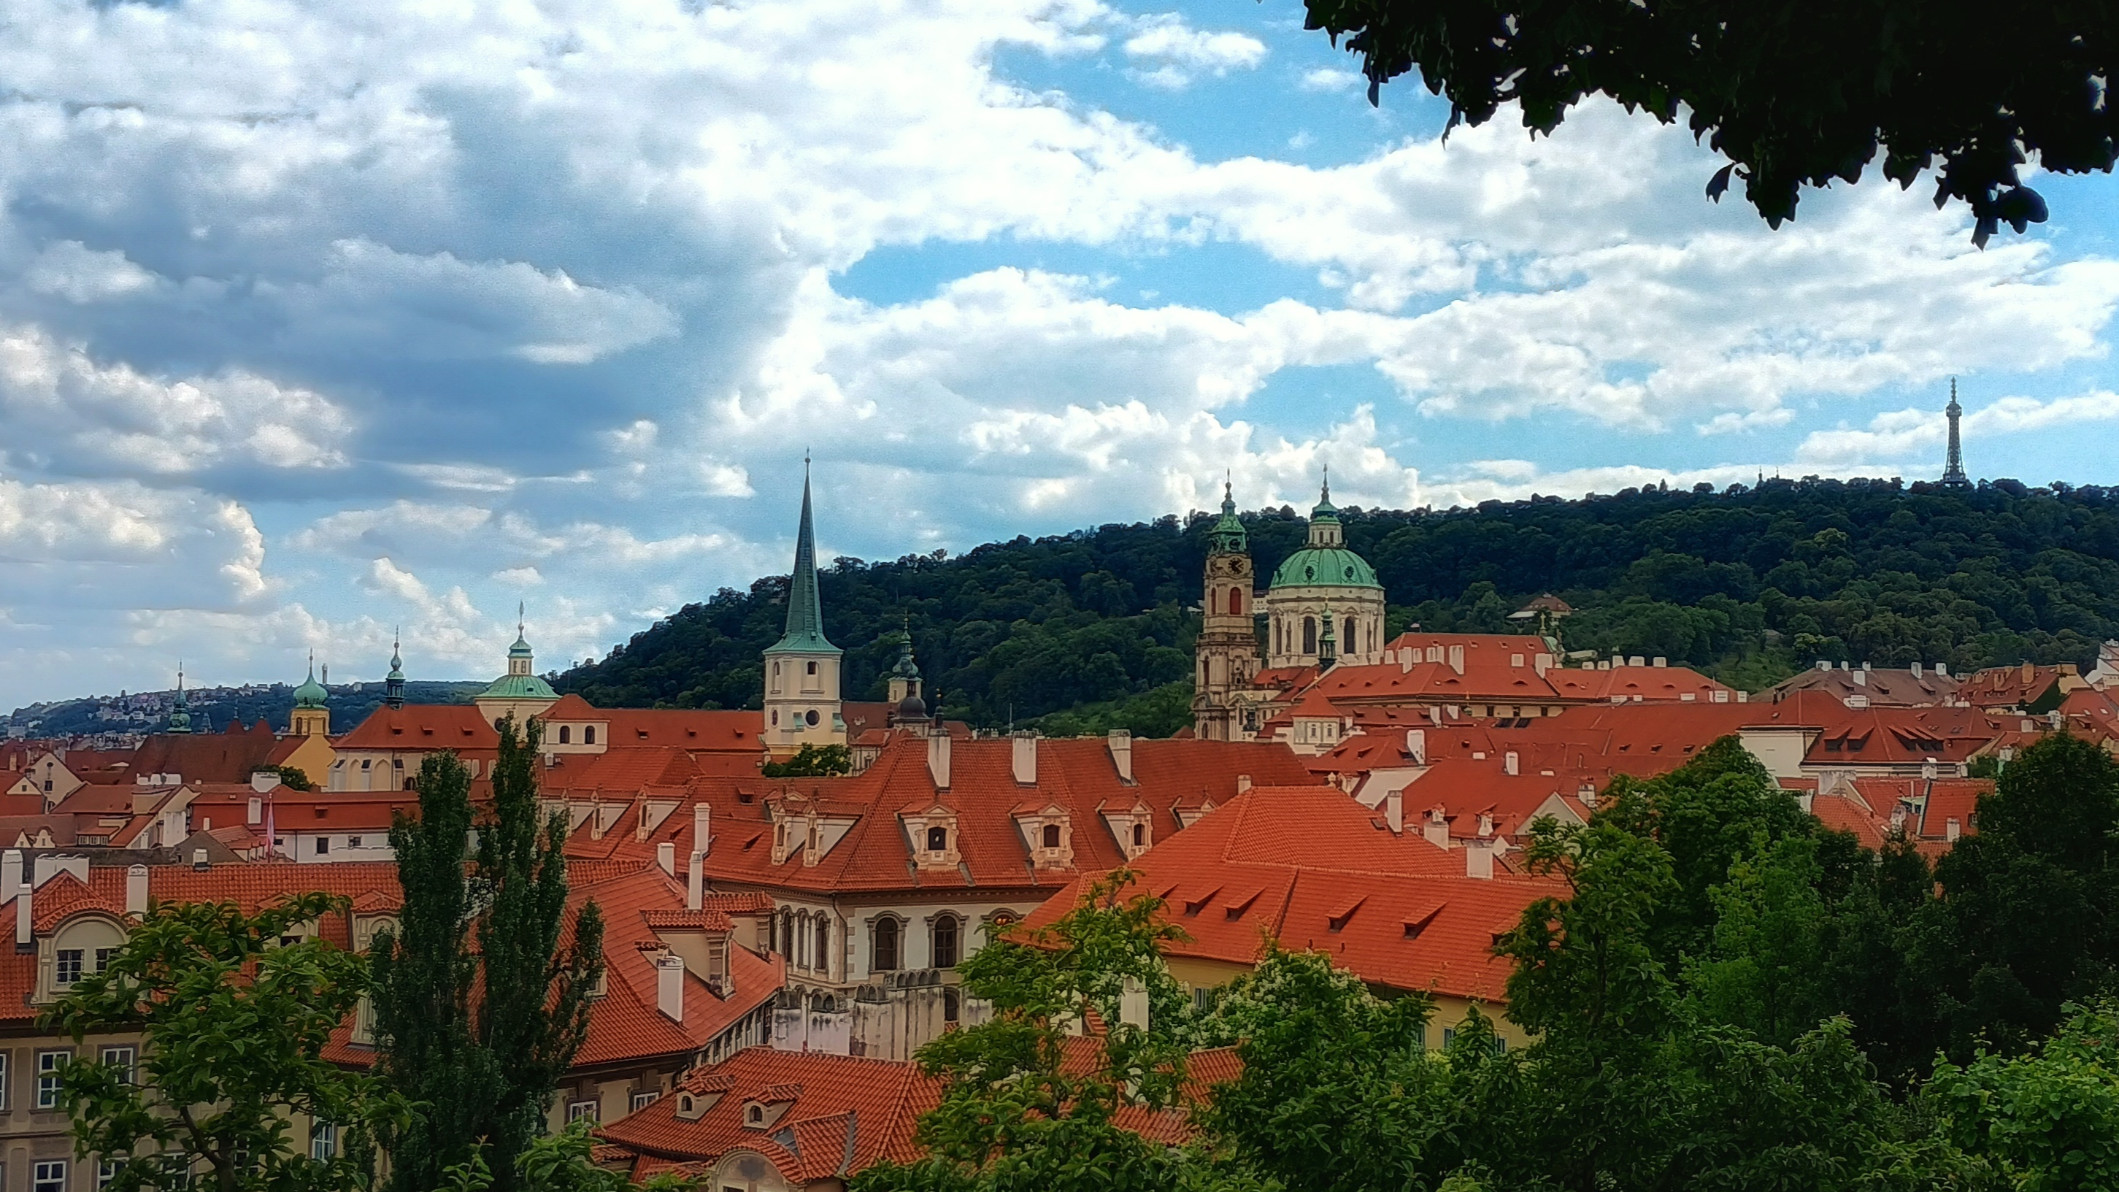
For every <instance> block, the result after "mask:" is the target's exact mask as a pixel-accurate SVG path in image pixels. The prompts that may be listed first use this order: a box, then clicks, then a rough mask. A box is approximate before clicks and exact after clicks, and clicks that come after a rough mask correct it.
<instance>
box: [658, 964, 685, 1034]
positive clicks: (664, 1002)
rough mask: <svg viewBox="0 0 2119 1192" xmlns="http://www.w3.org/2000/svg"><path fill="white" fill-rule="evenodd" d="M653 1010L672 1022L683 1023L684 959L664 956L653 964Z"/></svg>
mask: <svg viewBox="0 0 2119 1192" xmlns="http://www.w3.org/2000/svg"><path fill="white" fill-rule="evenodd" d="M655 1008H656V1009H657V1010H660V1011H662V1012H663V1013H664V1014H665V1015H668V1016H669V1019H670V1021H672V1022H683V1021H684V958H683V957H680V956H674V955H671V956H664V957H663V958H662V959H660V960H657V961H656V962H655Z"/></svg>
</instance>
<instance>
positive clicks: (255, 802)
mask: <svg viewBox="0 0 2119 1192" xmlns="http://www.w3.org/2000/svg"><path fill="white" fill-rule="evenodd" d="M243 822H244V823H245V824H249V825H252V826H255V825H257V824H262V823H264V822H265V800H263V799H260V798H258V797H257V796H256V795H252V796H250V808H249V810H248V811H247V812H246V813H245V815H244V819H243Z"/></svg>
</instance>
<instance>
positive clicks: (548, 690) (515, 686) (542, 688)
mask: <svg viewBox="0 0 2119 1192" xmlns="http://www.w3.org/2000/svg"><path fill="white" fill-rule="evenodd" d="M477 698H479V699H549V700H556V699H558V698H559V693H558V692H556V691H554V690H552V685H551V684H550V683H547V682H545V681H544V680H543V679H540V678H538V677H537V676H536V675H502V676H501V677H499V678H498V679H495V680H493V682H492V684H491V685H490V686H488V687H487V688H486V689H485V690H484V691H481V692H479V693H478V696H477Z"/></svg>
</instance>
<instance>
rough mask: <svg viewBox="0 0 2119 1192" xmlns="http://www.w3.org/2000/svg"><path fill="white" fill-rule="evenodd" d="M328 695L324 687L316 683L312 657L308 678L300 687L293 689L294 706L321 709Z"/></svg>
mask: <svg viewBox="0 0 2119 1192" xmlns="http://www.w3.org/2000/svg"><path fill="white" fill-rule="evenodd" d="M330 695H331V693H330V692H328V691H326V690H324V685H323V684H322V683H319V682H317V681H316V659H315V658H313V657H312V658H311V659H310V660H309V677H308V678H306V679H304V680H302V685H301V686H300V687H297V688H295V689H294V706H295V707H297V708H321V707H323V706H324V701H325V700H326V699H328V698H330Z"/></svg>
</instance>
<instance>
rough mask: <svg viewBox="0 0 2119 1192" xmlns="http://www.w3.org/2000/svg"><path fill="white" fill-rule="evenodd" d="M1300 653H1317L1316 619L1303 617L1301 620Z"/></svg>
mask: <svg viewBox="0 0 2119 1192" xmlns="http://www.w3.org/2000/svg"><path fill="white" fill-rule="evenodd" d="M1302 652H1303V653H1305V654H1315V653H1316V652H1317V618H1315V617H1304V618H1303V619H1302Z"/></svg>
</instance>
